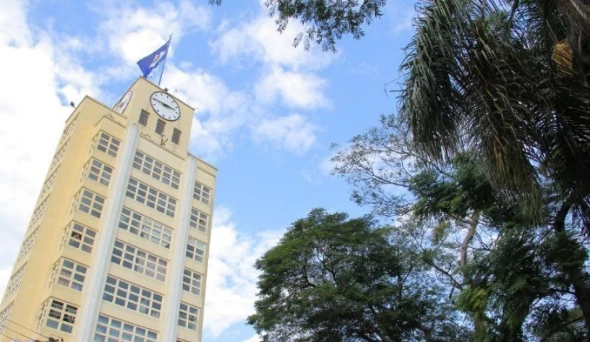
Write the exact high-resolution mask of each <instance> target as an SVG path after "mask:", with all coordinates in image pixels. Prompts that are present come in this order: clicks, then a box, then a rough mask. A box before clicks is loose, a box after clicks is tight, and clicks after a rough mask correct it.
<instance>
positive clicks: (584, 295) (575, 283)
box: [553, 200, 590, 341]
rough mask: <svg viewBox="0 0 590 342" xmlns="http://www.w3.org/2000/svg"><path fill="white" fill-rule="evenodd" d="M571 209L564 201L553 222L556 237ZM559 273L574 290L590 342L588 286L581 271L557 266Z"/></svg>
mask: <svg viewBox="0 0 590 342" xmlns="http://www.w3.org/2000/svg"><path fill="white" fill-rule="evenodd" d="M570 208H571V203H570V201H569V200H568V201H565V202H564V203H563V204H562V205H561V208H560V209H559V211H558V212H557V214H556V215H555V220H554V221H553V228H554V230H555V233H556V234H557V235H559V234H565V219H566V217H567V214H568V212H569V210H570ZM559 267H560V269H561V272H562V273H563V275H565V277H566V279H567V281H568V282H569V283H570V284H571V285H572V287H573V288H574V296H575V297H576V303H578V305H579V306H580V310H582V315H583V316H584V322H585V326H586V341H589V340H590V286H588V284H587V283H586V282H585V281H584V277H583V276H582V269H581V268H579V267H575V266H571V265H559Z"/></svg>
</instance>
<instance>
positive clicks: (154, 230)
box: [119, 207, 172, 249]
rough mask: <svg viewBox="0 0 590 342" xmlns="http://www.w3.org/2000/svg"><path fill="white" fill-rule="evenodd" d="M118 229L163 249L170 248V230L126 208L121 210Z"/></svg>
mask: <svg viewBox="0 0 590 342" xmlns="http://www.w3.org/2000/svg"><path fill="white" fill-rule="evenodd" d="M119 228H120V229H123V230H126V231H128V232H130V233H131V234H134V235H137V236H139V237H141V238H142V239H145V240H148V241H150V242H152V243H155V244H157V245H160V246H162V247H164V248H167V249H169V248H170V244H171V241H172V228H170V227H168V226H167V225H165V224H162V223H160V222H158V221H156V220H152V219H151V218H149V217H147V216H145V215H142V214H140V213H138V212H136V211H133V210H131V209H129V208H127V207H123V209H122V210H121V218H120V219H119Z"/></svg>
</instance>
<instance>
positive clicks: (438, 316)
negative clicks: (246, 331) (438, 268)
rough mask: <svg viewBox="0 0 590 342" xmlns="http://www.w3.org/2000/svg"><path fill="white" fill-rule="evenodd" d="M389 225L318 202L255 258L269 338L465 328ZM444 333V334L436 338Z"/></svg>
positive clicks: (393, 335)
mask: <svg viewBox="0 0 590 342" xmlns="http://www.w3.org/2000/svg"><path fill="white" fill-rule="evenodd" d="M392 234H393V232H392V231H391V230H390V229H387V228H375V227H374V222H372V221H371V220H370V219H369V218H366V217H365V218H357V219H348V218H347V215H346V214H343V213H334V214H328V213H326V212H325V211H324V210H322V209H316V210H313V211H312V212H310V214H309V215H308V216H307V217H306V218H304V219H300V220H298V221H296V222H294V223H293V225H292V226H291V227H290V228H289V230H288V231H287V232H286V233H285V235H284V237H283V238H282V239H281V241H280V242H279V244H278V246H276V247H274V248H272V249H271V250H269V251H268V252H267V253H266V254H265V255H264V256H263V257H262V258H261V259H259V260H258V261H257V262H256V268H257V269H258V270H260V271H261V272H262V274H261V275H260V280H259V283H258V287H259V289H260V292H259V296H260V299H259V300H258V301H257V302H256V304H255V306H256V314H254V315H252V316H250V317H249V318H248V323H249V324H251V325H253V326H254V327H255V328H256V330H257V331H258V332H259V333H260V334H261V335H262V336H264V339H265V341H298V340H301V341H357V340H359V341H360V340H365V341H401V340H403V341H412V340H420V339H423V338H424V337H425V336H429V337H428V338H429V339H435V338H439V337H440V336H445V335H444V334H448V335H446V336H452V335H457V334H464V333H465V332H464V331H463V330H462V329H461V328H460V327H458V326H457V324H456V323H455V322H453V321H452V319H453V317H454V314H453V313H452V311H449V307H448V305H445V304H444V302H443V301H441V298H440V293H439V291H440V289H437V287H436V286H433V284H429V283H427V282H425V281H424V280H425V279H426V278H425V276H426V273H424V272H425V271H426V268H425V265H424V264H422V263H421V262H420V260H419V258H418V257H417V256H415V255H413V254H410V253H408V252H407V251H406V250H405V249H404V248H403V247H405V246H403V245H397V243H392V241H395V239H396V238H394V236H393V235H392ZM437 336H439V337H437Z"/></svg>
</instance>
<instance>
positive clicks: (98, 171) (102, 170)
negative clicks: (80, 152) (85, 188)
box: [82, 159, 113, 186]
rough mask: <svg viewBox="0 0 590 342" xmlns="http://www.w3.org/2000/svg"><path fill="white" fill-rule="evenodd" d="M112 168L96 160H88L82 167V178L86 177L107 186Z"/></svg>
mask: <svg viewBox="0 0 590 342" xmlns="http://www.w3.org/2000/svg"><path fill="white" fill-rule="evenodd" d="M112 174H113V168H112V167H110V166H108V165H106V164H104V163H102V162H100V161H98V160H96V159H90V160H89V161H88V163H86V165H85V166H84V173H83V176H82V177H86V176H88V179H90V180H93V181H95V182H98V183H100V184H102V185H104V186H109V182H110V181H111V175H112Z"/></svg>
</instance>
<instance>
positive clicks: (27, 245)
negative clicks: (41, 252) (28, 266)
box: [15, 228, 39, 264]
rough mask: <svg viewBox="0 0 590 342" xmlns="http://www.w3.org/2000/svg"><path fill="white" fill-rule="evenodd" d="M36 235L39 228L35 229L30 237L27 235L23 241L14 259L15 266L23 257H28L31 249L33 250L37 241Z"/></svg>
mask: <svg viewBox="0 0 590 342" xmlns="http://www.w3.org/2000/svg"><path fill="white" fill-rule="evenodd" d="M38 233H39V228H36V229H35V230H34V231H33V232H32V233H31V235H29V237H27V238H26V239H25V242H23V244H22V246H21V248H20V251H19V252H18V256H17V257H16V262H15V264H18V263H19V262H20V261H21V260H22V259H23V258H24V257H26V256H27V255H29V253H30V252H31V249H33V245H34V244H35V241H36V240H37V234H38Z"/></svg>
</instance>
